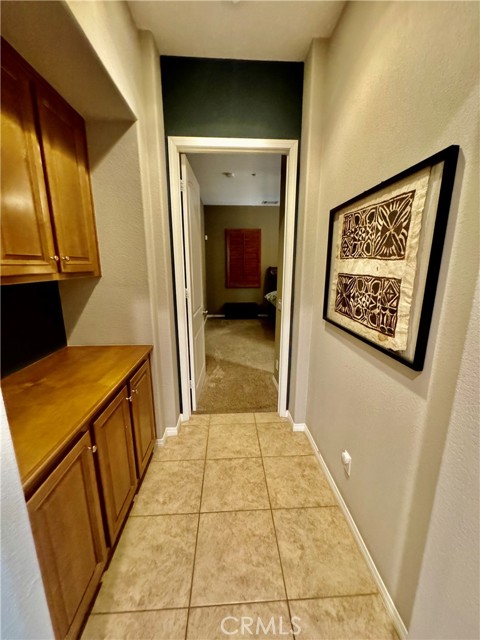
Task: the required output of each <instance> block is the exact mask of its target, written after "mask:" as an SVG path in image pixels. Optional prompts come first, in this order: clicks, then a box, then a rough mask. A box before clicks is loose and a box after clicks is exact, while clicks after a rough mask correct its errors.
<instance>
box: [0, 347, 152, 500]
mask: <svg viewBox="0 0 480 640" xmlns="http://www.w3.org/2000/svg"><path fill="white" fill-rule="evenodd" d="M151 350H152V347H150V346H112V347H110V346H109V347H65V348H64V349H60V350H59V351H56V352H55V353H53V354H51V355H49V356H47V357H46V358H43V359H42V360H39V361H38V362H35V363H34V364H31V365H30V366H28V367H25V369H22V370H21V371H17V372H16V373H13V374H12V375H10V376H7V377H6V378H3V380H2V381H1V387H2V393H3V398H4V401H5V408H6V411H7V416H8V422H9V424H10V431H11V433H12V439H13V444H14V447H15V453H16V456H17V462H18V466H19V469H20V476H21V479H22V484H23V489H24V491H25V493H29V492H31V490H32V489H33V488H34V486H35V485H36V484H37V483H38V482H39V480H40V479H41V478H42V476H43V475H44V473H45V472H46V471H47V469H49V467H50V466H51V464H52V462H53V461H55V460H56V458H57V457H58V456H59V455H60V454H61V453H62V452H63V451H64V450H65V449H67V448H68V446H69V444H70V442H71V441H73V440H74V439H75V437H76V436H77V435H78V434H79V433H80V432H81V431H85V430H86V429H87V428H88V425H89V422H90V420H91V419H92V417H93V416H94V415H95V414H96V413H97V412H98V411H99V409H100V408H101V407H102V405H103V404H104V403H105V402H106V401H107V400H108V399H109V397H110V396H111V395H112V394H113V393H114V392H115V390H116V389H118V387H119V386H120V385H122V383H124V382H125V381H126V379H127V378H128V377H129V375H130V374H131V373H132V372H133V371H134V370H135V369H136V368H137V367H138V365H139V364H140V363H141V362H142V361H143V360H145V359H146V358H147V356H148V354H149V353H150V351H151Z"/></svg>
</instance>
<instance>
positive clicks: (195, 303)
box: [181, 154, 206, 411]
mask: <svg viewBox="0 0 480 640" xmlns="http://www.w3.org/2000/svg"><path fill="white" fill-rule="evenodd" d="M181 190H182V210H183V230H184V243H185V248H184V255H185V292H186V295H185V297H186V303H187V304H186V310H187V323H188V344H189V349H188V350H189V361H190V393H191V407H192V411H195V410H196V408H197V402H198V398H199V396H200V393H201V390H202V387H203V383H204V382H205V371H206V363H205V315H204V310H205V307H204V300H205V292H204V290H203V258H202V242H203V236H202V218H201V216H202V209H201V202H200V185H199V184H198V181H197V179H196V177H195V174H194V173H193V170H192V167H191V166H190V163H189V162H188V159H187V156H186V155H185V154H182V155H181Z"/></svg>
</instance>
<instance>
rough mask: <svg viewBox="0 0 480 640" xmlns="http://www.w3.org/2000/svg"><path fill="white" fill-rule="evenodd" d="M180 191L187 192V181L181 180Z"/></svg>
mask: <svg viewBox="0 0 480 640" xmlns="http://www.w3.org/2000/svg"><path fill="white" fill-rule="evenodd" d="M180 191H185V180H180Z"/></svg>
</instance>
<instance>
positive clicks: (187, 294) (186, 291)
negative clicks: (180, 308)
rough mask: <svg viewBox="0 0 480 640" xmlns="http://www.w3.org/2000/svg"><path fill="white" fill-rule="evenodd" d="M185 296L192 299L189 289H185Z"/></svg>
mask: <svg viewBox="0 0 480 640" xmlns="http://www.w3.org/2000/svg"><path fill="white" fill-rule="evenodd" d="M185 298H186V299H187V300H190V291H189V290H188V289H185Z"/></svg>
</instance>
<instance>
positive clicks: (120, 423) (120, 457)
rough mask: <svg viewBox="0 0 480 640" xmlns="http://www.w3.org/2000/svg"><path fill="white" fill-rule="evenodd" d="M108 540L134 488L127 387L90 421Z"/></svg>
mask: <svg viewBox="0 0 480 640" xmlns="http://www.w3.org/2000/svg"><path fill="white" fill-rule="evenodd" d="M93 432H94V435H95V442H96V444H97V455H98V466H99V469H100V477H101V481H102V482H101V484H102V491H103V498H104V503H105V512H106V516H107V528H108V534H109V538H110V544H111V545H113V544H114V542H115V540H116V539H117V537H118V534H119V533H120V529H121V527H122V524H123V522H124V520H125V516H126V514H127V511H128V509H129V507H130V504H131V502H132V500H133V496H134V495H135V490H136V488H137V474H136V471H135V458H134V452H133V438H132V425H131V421H130V410H129V402H128V395H127V387H123V389H122V390H121V391H120V393H119V394H118V395H117V396H116V397H115V398H114V399H113V400H112V401H111V403H110V404H109V405H108V407H107V408H106V409H105V411H104V412H103V413H102V414H101V415H100V416H99V417H98V418H97V420H95V422H94V423H93Z"/></svg>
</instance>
